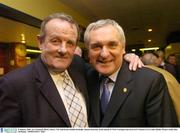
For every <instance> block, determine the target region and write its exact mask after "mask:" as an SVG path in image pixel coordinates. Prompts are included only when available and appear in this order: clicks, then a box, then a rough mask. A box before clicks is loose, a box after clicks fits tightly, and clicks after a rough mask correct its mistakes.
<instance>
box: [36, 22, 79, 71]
mask: <svg viewBox="0 0 180 133" xmlns="http://www.w3.org/2000/svg"><path fill="white" fill-rule="evenodd" d="M77 38H78V32H77V28H76V27H75V25H73V24H71V23H69V22H67V21H64V20H60V19H52V20H50V21H49V22H48V23H47V24H46V26H45V37H44V38H43V39H42V38H40V37H39V48H40V50H41V51H42V53H41V58H42V60H43V62H44V63H45V64H46V65H47V66H48V67H49V68H50V69H51V70H53V71H57V72H62V71H64V70H66V69H67V68H68V66H69V65H70V64H71V62H72V59H73V55H74V50H75V48H76V43H77Z"/></svg>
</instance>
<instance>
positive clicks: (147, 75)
mask: <svg viewBox="0 0 180 133" xmlns="http://www.w3.org/2000/svg"><path fill="white" fill-rule="evenodd" d="M102 36H103V37H102ZM84 41H85V44H86V46H87V48H88V52H89V58H90V62H91V63H92V65H93V67H94V69H91V70H89V71H88V76H87V78H89V79H88V87H89V89H88V91H89V99H90V109H91V111H92V116H91V117H90V119H91V125H92V126H94V127H164V126H165V127H173V126H178V121H177V117H176V113H175V110H174V107H173V104H172V101H171V98H170V96H169V93H168V89H167V85H166V82H165V80H164V78H163V76H162V75H161V74H160V73H158V72H156V71H153V70H151V69H148V68H145V67H143V68H141V69H138V70H137V71H135V72H133V71H130V70H129V69H128V64H127V63H126V62H125V61H124V60H123V55H124V54H125V35H124V31H123V29H122V28H121V27H120V26H119V24H118V23H116V22H115V21H114V20H110V19H105V20H99V21H97V22H94V23H91V24H90V25H88V27H87V28H86V31H85V35H84Z"/></svg>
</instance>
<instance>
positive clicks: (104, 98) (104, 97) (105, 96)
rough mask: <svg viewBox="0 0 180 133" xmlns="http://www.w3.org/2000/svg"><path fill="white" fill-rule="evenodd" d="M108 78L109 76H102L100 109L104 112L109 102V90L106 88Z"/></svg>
mask: <svg viewBox="0 0 180 133" xmlns="http://www.w3.org/2000/svg"><path fill="white" fill-rule="evenodd" d="M109 81H110V79H109V78H104V79H103V81H102V82H103V92H102V95H101V111H102V113H103V114H104V113H105V112H106V108H107V105H108V102H109V96H110V91H109V89H108V83H109Z"/></svg>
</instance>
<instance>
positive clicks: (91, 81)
mask: <svg viewBox="0 0 180 133" xmlns="http://www.w3.org/2000/svg"><path fill="white" fill-rule="evenodd" d="M89 73H90V74H89V75H88V89H89V96H90V97H89V99H90V104H91V109H90V110H91V115H92V116H93V117H92V118H93V122H95V123H96V126H98V127H99V126H100V99H99V95H100V91H99V87H100V84H99V74H98V73H97V72H96V71H94V69H93V70H91V71H90V72H89Z"/></svg>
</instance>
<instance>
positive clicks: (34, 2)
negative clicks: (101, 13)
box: [1, 0, 89, 26]
mask: <svg viewBox="0 0 180 133" xmlns="http://www.w3.org/2000/svg"><path fill="white" fill-rule="evenodd" d="M1 3H2V4H4V5H7V6H9V7H12V8H14V9H17V10H19V11H22V12H24V13H26V14H29V15H32V16H34V17H36V18H39V19H43V18H45V17H46V16H48V15H49V14H52V13H55V12H64V13H67V14H69V15H71V16H73V18H74V19H76V20H77V22H78V23H79V24H80V25H83V26H86V25H87V24H88V23H89V21H88V20H87V19H86V18H84V17H83V16H80V15H79V14H78V13H77V12H76V11H74V10H73V9H71V8H69V7H68V6H66V5H64V4H63V3H61V2H60V0H1Z"/></svg>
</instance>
